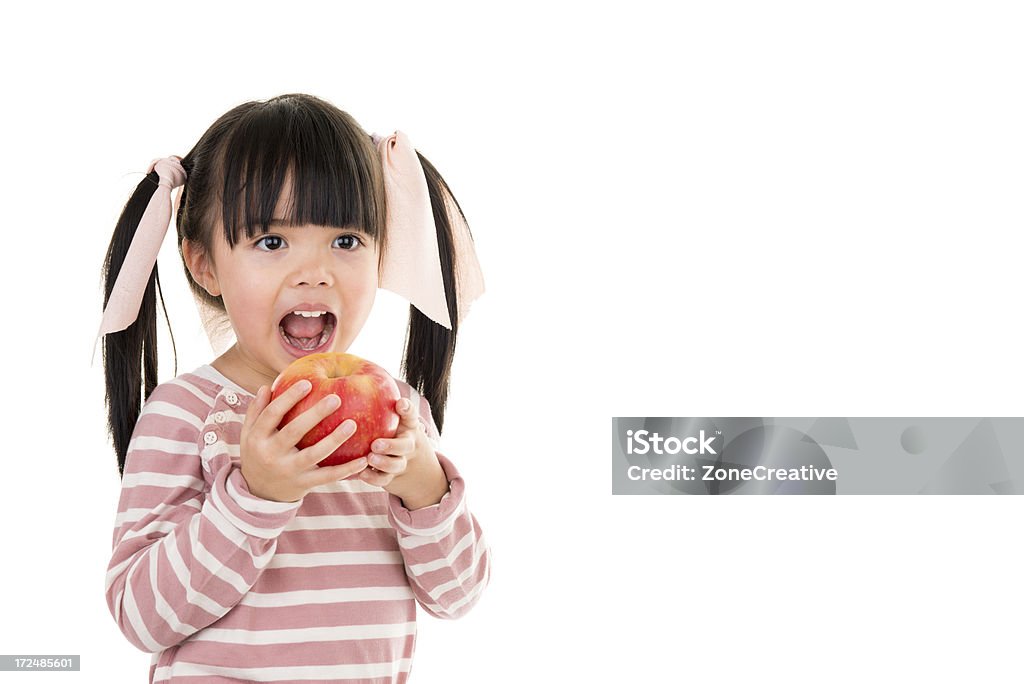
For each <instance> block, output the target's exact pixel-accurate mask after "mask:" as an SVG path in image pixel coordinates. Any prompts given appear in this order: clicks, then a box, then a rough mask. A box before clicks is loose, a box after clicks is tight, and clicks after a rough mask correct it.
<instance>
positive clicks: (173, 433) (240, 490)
mask: <svg viewBox="0 0 1024 684" xmlns="http://www.w3.org/2000/svg"><path fill="white" fill-rule="evenodd" d="M212 399H213V398H212V397H204V396H203V394H202V392H200V391H199V390H198V389H197V388H196V387H194V386H191V385H189V384H188V383H184V382H181V381H172V382H168V383H164V384H162V385H159V386H157V388H156V389H155V390H154V391H153V392H152V394H151V395H150V397H149V398H148V400H147V401H146V404H145V406H144V407H143V410H142V413H141V415H140V417H139V420H138V423H137V424H136V427H135V431H134V432H133V434H132V439H131V442H130V444H129V448H128V453H127V458H126V461H125V469H124V477H123V479H122V483H121V498H120V502H119V504H118V512H117V518H116V520H115V527H114V535H113V553H112V557H111V560H110V564H109V566H108V568H107V578H106V598H107V605H108V607H109V608H110V613H111V615H112V616H113V617H114V620H115V621H116V622H117V624H118V627H119V628H120V629H121V631H122V632H123V633H124V635H125V636H126V637H127V638H128V640H129V641H130V642H131V643H132V644H134V645H135V646H136V647H137V648H139V649H141V650H143V651H146V652H154V653H155V652H158V651H162V650H164V649H167V648H169V647H171V646H174V645H176V644H178V643H180V642H181V641H183V640H184V639H186V638H187V637H189V636H191V635H192V634H194V633H196V632H197V631H199V630H200V629H202V628H204V627H206V626H207V625H209V624H211V623H213V622H214V621H216V620H218V619H219V618H221V617H222V616H224V615H225V614H226V613H227V612H228V611H229V610H231V608H232V607H233V606H235V605H236V604H237V603H238V602H239V601H240V600H241V599H242V597H243V596H244V595H245V593H246V592H247V591H248V590H249V589H250V588H251V587H252V585H253V584H254V583H255V582H256V580H257V578H258V577H259V576H260V574H261V572H262V571H263V569H264V568H265V567H266V566H267V564H268V563H269V562H270V559H271V558H272V557H273V554H274V551H275V547H276V543H277V538H278V536H279V535H280V534H281V532H282V531H283V530H284V528H285V526H286V525H287V524H288V523H289V522H290V521H291V519H292V518H293V517H294V516H295V512H296V510H297V509H298V507H299V503H300V502H294V503H279V502H274V501H267V500H265V499H261V498H259V497H256V496H254V495H252V494H251V493H250V492H249V490H248V487H247V486H246V483H245V479H244V478H243V477H242V473H241V471H240V470H239V468H238V465H237V464H236V463H234V462H232V459H231V458H230V456H229V454H228V451H227V449H228V447H227V444H226V442H227V440H226V439H225V432H226V431H227V430H236V431H237V430H238V429H240V425H239V424H238V423H237V422H228V423H227V424H223V425H222V424H212V423H211V424H206V422H205V421H206V420H207V418H208V416H209V415H210V408H211V403H212ZM218 416H219V422H222V421H223V413H219V414H218ZM236 443H237V441H236ZM204 470H206V471H207V474H206V475H205V477H204ZM208 482H209V483H210V484H208Z"/></svg>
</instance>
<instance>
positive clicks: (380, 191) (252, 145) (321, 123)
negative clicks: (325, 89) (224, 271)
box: [218, 96, 386, 248]
mask: <svg viewBox="0 0 1024 684" xmlns="http://www.w3.org/2000/svg"><path fill="white" fill-rule="evenodd" d="M322 104H323V103H320V102H318V101H316V100H313V101H310V100H308V99H296V98H291V97H289V96H281V97H279V98H274V99H273V100H270V101H268V102H266V103H261V104H259V105H258V106H255V107H252V108H251V109H250V110H249V111H247V112H246V113H245V114H243V115H242V116H241V118H240V119H239V120H238V122H237V125H236V126H235V127H234V128H233V130H232V131H231V132H230V133H229V135H227V136H226V137H225V140H224V144H223V147H222V148H221V149H220V150H218V153H219V154H218V156H219V158H220V159H221V160H223V166H222V169H223V174H224V176H223V177H224V182H223V185H222V186H221V188H222V190H221V193H222V222H223V226H224V238H225V239H226V240H227V242H228V244H229V245H231V247H232V248H234V246H235V245H236V244H237V243H238V242H241V241H242V237H241V236H242V234H243V232H244V235H245V238H248V239H251V238H253V237H255V236H256V235H259V234H263V233H266V232H268V231H269V230H270V222H271V220H273V219H284V220H285V221H286V223H287V225H292V226H301V225H307V224H313V225H318V226H330V227H336V228H356V229H359V230H362V231H365V232H366V233H367V234H369V235H370V236H371V237H373V238H374V239H375V240H376V241H377V242H378V244H380V243H382V242H383V241H384V239H385V238H386V236H384V235H382V234H381V233H382V232H383V230H384V219H385V211H386V208H385V207H386V205H385V198H384V181H383V176H382V172H381V169H380V164H379V162H377V160H376V159H375V156H376V154H377V151H376V149H375V147H374V145H373V143H372V141H371V140H370V136H369V134H367V133H366V132H365V131H363V130H362V129H361V128H360V127H359V125H358V124H357V123H356V122H355V121H354V120H353V119H351V117H349V116H348V114H346V113H345V112H342V111H340V110H337V109H335V108H333V107H324V106H320V105H322ZM279 207H280V208H279ZM275 211H278V212H279V213H278V214H277V215H275Z"/></svg>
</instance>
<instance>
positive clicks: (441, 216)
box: [402, 152, 465, 432]
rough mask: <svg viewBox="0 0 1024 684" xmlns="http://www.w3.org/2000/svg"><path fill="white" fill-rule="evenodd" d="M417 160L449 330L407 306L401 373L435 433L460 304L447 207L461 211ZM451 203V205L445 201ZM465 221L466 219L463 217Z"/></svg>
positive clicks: (433, 172)
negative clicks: (431, 219)
mask: <svg viewBox="0 0 1024 684" xmlns="http://www.w3.org/2000/svg"><path fill="white" fill-rule="evenodd" d="M416 156H418V157H419V159H420V164H421V166H422V167H423V175H424V176H425V177H426V179H427V190H428V191H429V194H430V208H431V210H432V212H433V214H434V225H435V226H436V228H437V247H438V252H439V254H440V257H441V275H442V280H443V281H444V292H445V299H446V300H447V302H448V318H449V320H450V321H451V322H452V328H451V330H449V329H448V328H445V327H444V326H443V325H440V324H439V323H435V322H434V321H433V320H431V319H430V318H428V317H427V316H425V315H424V314H423V313H421V312H420V310H419V309H417V308H416V307H415V306H412V305H410V306H409V327H408V330H407V333H406V339H405V350H404V352H403V353H404V358H403V360H402V373H403V374H404V375H405V381H406V382H407V383H409V385H411V386H412V387H414V388H415V389H416V391H417V392H419V393H420V394H421V395H423V396H424V397H426V399H427V401H428V402H429V403H430V412H431V414H433V417H434V423H436V425H437V429H438V432H440V431H441V430H442V428H443V426H444V410H445V404H446V403H447V401H448V385H449V377H450V375H451V367H452V360H453V359H454V358H455V340H456V336H457V335H458V332H459V323H458V321H459V302H458V301H457V299H458V298H457V297H456V294H455V293H456V282H457V281H456V278H457V277H458V274H457V273H456V272H455V267H454V264H455V247H454V239H453V235H452V223H451V219H450V217H449V216H448V210H447V207H448V206H452V207H453V210H454V211H458V212H459V214H460V215H462V208H461V207H459V203H458V202H457V201H456V200H455V196H454V195H453V194H452V192H451V189H450V188H449V187H448V184H447V183H446V182H445V180H444V178H442V177H441V174H439V173H438V172H437V169H435V168H434V165H433V164H431V163H430V162H429V161H428V160H427V158H426V157H424V156H423V155H422V154H420V153H419V152H417V153H416ZM446 198H447V199H448V200H450V205H449V203H448V202H446V201H445V199H446ZM462 218H463V220H465V215H462Z"/></svg>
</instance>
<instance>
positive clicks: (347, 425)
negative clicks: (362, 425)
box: [341, 418, 356, 435]
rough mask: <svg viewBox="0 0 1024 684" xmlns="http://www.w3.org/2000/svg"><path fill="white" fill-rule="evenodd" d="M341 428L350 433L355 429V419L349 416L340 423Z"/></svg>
mask: <svg viewBox="0 0 1024 684" xmlns="http://www.w3.org/2000/svg"><path fill="white" fill-rule="evenodd" d="M341 429H342V430H344V431H345V432H347V433H349V434H350V435H351V434H352V433H353V432H355V431H356V421H354V420H352V419H351V418H349V419H348V420H346V421H345V422H344V423H342V424H341Z"/></svg>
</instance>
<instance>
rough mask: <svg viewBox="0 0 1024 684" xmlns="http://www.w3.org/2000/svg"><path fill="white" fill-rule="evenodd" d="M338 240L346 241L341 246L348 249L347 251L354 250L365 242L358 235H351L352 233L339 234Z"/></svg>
mask: <svg viewBox="0 0 1024 684" xmlns="http://www.w3.org/2000/svg"><path fill="white" fill-rule="evenodd" d="M337 240H343V241H344V242H342V245H341V248H342V249H344V250H346V251H352V250H354V249H355V248H357V247H359V245H361V244H363V241H362V240H360V239H359V237H358V236H356V235H351V234H349V235H339V236H338V237H337V238H335V241H337Z"/></svg>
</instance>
